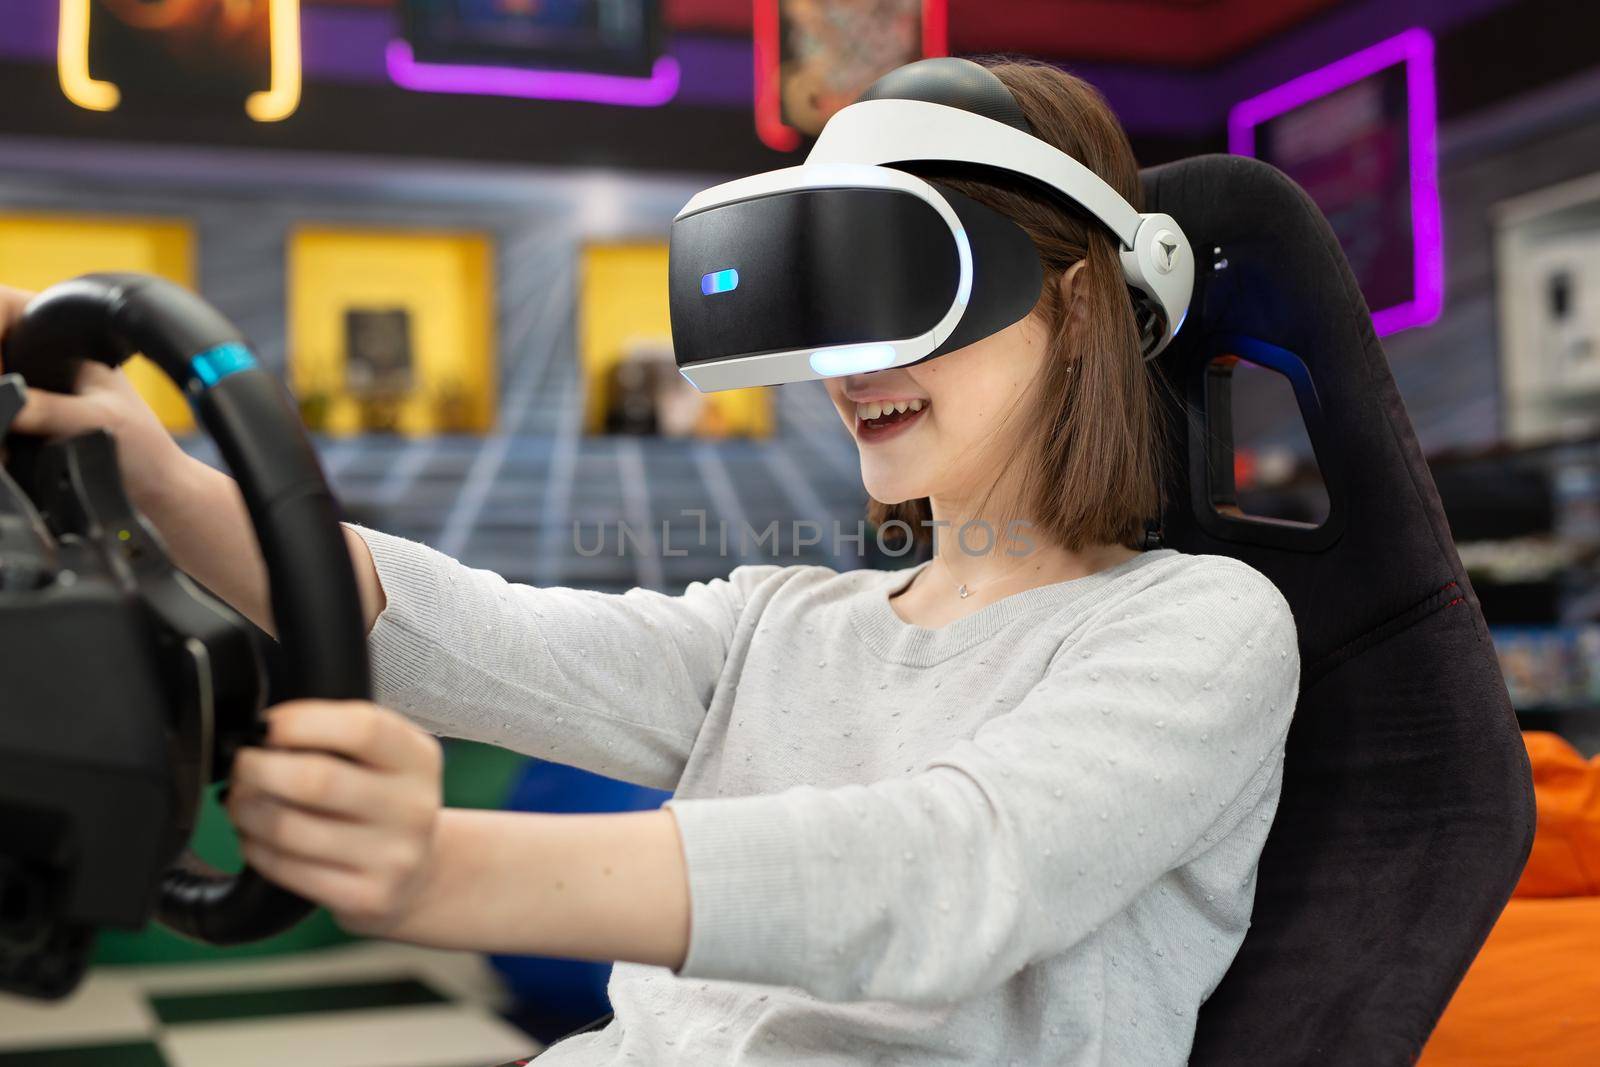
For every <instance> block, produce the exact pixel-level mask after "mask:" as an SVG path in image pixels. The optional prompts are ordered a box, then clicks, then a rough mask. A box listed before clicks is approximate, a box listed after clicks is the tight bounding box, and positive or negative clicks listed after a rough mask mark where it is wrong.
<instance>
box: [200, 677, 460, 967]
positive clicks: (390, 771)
mask: <svg viewBox="0 0 1600 1067" xmlns="http://www.w3.org/2000/svg"><path fill="white" fill-rule="evenodd" d="M267 716H268V723H269V731H268V735H267V744H268V745H270V746H271V747H270V748H246V749H243V750H241V751H240V753H239V755H238V758H237V759H236V761H235V763H234V769H233V784H232V786H231V788H230V790H229V794H228V802H227V806H228V813H229V815H231V816H232V818H233V822H234V825H235V826H237V827H238V829H239V834H240V837H241V841H242V844H243V846H244V858H245V860H246V862H248V863H249V864H250V865H251V866H252V867H254V868H255V869H256V870H257V871H259V872H261V874H263V875H265V876H266V877H267V878H268V879H269V880H270V881H272V882H275V883H277V884H278V885H280V886H282V887H283V888H285V889H288V890H291V891H293V892H295V893H299V894H300V895H301V896H303V897H306V898H307V899H310V900H313V901H315V902H316V903H318V904H321V905H323V906H324V907H326V908H327V909H328V910H329V911H331V912H332V913H333V916H334V918H335V919H337V920H338V922H339V924H340V925H341V926H343V927H344V928H345V929H346V930H349V931H350V932H352V933H357V934H363V935H368V936H378V937H381V936H384V935H385V934H386V933H388V932H391V931H393V930H394V929H395V928H396V927H397V926H399V925H400V924H401V923H402V922H403V921H404V919H405V918H406V915H407V913H408V910H409V908H410V907H411V905H412V904H413V903H414V902H415V901H416V899H417V898H418V896H419V895H420V893H421V891H422V889H423V887H424V886H425V885H426V884H427V882H428V879H429V877H430V876H431V875H432V874H433V871H434V831H435V827H436V824H437V822H438V816H439V808H440V795H441V777H442V771H443V759H442V757H441V753H440V749H439V743H438V742H437V741H436V740H435V739H434V738H433V737H432V736H431V735H429V734H427V733H424V732H423V731H421V730H419V729H417V728H416V727H415V726H413V725H411V724H410V723H409V722H407V721H406V720H405V719H403V718H401V717H400V716H399V715H398V714H396V713H395V712H392V711H389V710H388V709H386V708H380V707H378V706H377V705H376V704H370V703H367V702H365V701H328V700H298V701H293V702H290V703H287V704H280V705H278V706H277V707H275V708H273V709H271V710H270V711H269V712H268V713H267Z"/></svg>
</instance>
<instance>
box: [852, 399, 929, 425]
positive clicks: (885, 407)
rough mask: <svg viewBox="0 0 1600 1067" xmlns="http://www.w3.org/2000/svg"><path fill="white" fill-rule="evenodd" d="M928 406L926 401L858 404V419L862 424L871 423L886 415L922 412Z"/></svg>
mask: <svg viewBox="0 0 1600 1067" xmlns="http://www.w3.org/2000/svg"><path fill="white" fill-rule="evenodd" d="M927 404H928V402H927V401H926V400H890V401H887V402H885V401H873V402H871V403H867V404H857V405H856V418H858V419H860V420H861V421H862V422H871V421H872V420H873V419H881V418H882V417H883V416H885V415H895V414H899V413H900V412H902V411H921V410H922V409H923V408H925V407H927Z"/></svg>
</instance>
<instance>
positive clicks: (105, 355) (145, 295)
mask: <svg viewBox="0 0 1600 1067" xmlns="http://www.w3.org/2000/svg"><path fill="white" fill-rule="evenodd" d="M135 352H142V353H143V354H144V355H145V356H147V357H149V358H150V359H151V360H153V361H154V362H155V363H156V364H157V365H158V366H160V367H161V368H162V370H163V371H165V372H166V374H167V375H168V376H169V377H170V378H171V379H172V380H173V381H174V382H175V383H176V384H177V385H178V387H179V388H180V389H182V390H183V391H184V393H185V394H186V395H187V396H188V398H189V400H190V403H191V405H192V406H193V408H194V411H195V416H196V419H197V421H198V422H199V423H200V425H201V426H202V427H203V428H204V429H205V430H206V432H207V433H209V434H210V435H211V437H212V439H213V440H214V441H215V442H216V444H217V447H218V450H219V451H220V452H221V453H222V456H223V459H224V461H225V462H226V464H227V466H228V469H229V471H230V472H231V473H232V474H233V476H234V478H235V479H236V480H237V481H238V483H239V487H240V489H241V491H242V493H243V495H244V499H245V503H246V505H247V507H248V509H249V512H250V518H251V523H252V525H253V526H254V528H255V533H256V537H257V540H258V542H259V544H260V548H261V553H262V556H263V557H264V559H265V561H266V566H267V575H268V584H269V587H270V590H271V598H272V610H273V618H274V622H275V628H276V630H277V637H278V642H279V645H280V646H281V648H282V650H283V660H284V667H285V669H284V672H283V679H282V692H281V695H282V697H284V698H285V699H293V698H305V697H319V698H324V699H334V700H341V699H343V700H354V699H365V698H367V697H369V696H370V695H371V682H370V673H369V667H368V662H367V647H366V627H365V620H364V618H363V615H362V611H361V601H360V596H359V593H358V591H357V586H356V580H355V573H354V570H353V568H352V566H351V563H350V557H349V553H348V551H347V549H346V547H345V541H344V536H343V534H342V532H341V530H340V528H339V522H338V507H337V503H336V501H335V500H334V497H333V494H332V492H331V491H330V490H329V488H328V484H327V480H326V479H325V478H324V476H323V474H322V469H321V465H320V464H319V463H318V461H317V457H316V452H315V450H314V449H313V448H312V446H311V442H310V440H309V439H308V438H307V436H306V433H305V430H304V428H303V427H302V425H301V423H300V419H299V416H298V415H297V414H296V412H295V409H294V406H293V404H292V403H291V401H290V399H289V397H288V395H287V393H286V392H285V391H284V389H283V386H282V385H281V383H280V382H279V381H278V380H277V378H275V377H274V376H273V375H271V374H270V373H268V372H267V371H265V370H263V369H262V368H261V367H259V366H258V365H257V364H256V360H255V357H254V355H253V353H252V352H251V351H250V348H249V345H248V344H247V343H246V342H245V340H244V338H243V337H242V336H241V335H240V334H239V331H238V330H237V329H235V328H234V327H233V325H232V324H231V323H229V322H228V321H227V320H226V319H225V318H223V317H222V315H221V314H219V313H218V312H217V311H216V310H215V309H214V308H212V307H211V306H210V305H208V304H206V303H205V302H204V301H202V300H201V299H200V298H199V297H198V296H196V295H195V294H193V293H191V292H189V291H188V290H186V289H184V288H182V287H180V286H177V285H174V284H173V283H171V282H167V281H165V280H163V279H160V278H154V277H150V276H148V275H141V274H91V275H85V276H84V277H81V278H77V279H74V280H72V281H69V282H64V283H62V284H60V285H57V286H53V287H51V288H49V289H47V290H45V291H44V292H42V293H40V294H39V295H38V296H37V297H35V298H34V299H33V300H32V301H30V302H29V304H28V306H27V307H26V308H25V309H24V311H23V313H22V317H21V318H20V319H19V320H18V321H17V322H16V323H15V324H13V325H12V327H11V328H10V329H9V330H8V331H7V333H6V336H5V344H4V364H5V366H6V368H7V370H8V371H17V372H19V373H21V374H22V376H23V378H24V379H25V380H26V381H28V382H29V383H30V384H32V385H35V386H37V387H39V388H42V389H50V390H54V391H59V392H70V391H71V389H72V385H73V382H74V381H75V379H76V373H77V365H78V363H79V362H80V361H82V360H85V359H90V360H95V361H97V362H100V363H104V364H106V365H107V366H112V367H115V366H118V365H120V364H121V363H122V362H124V361H125V360H126V359H127V358H128V357H129V356H130V355H132V354H133V353H135ZM312 910H313V905H311V904H310V903H309V902H307V901H305V900H303V899H302V898H300V897H298V896H296V895H295V894H292V893H290V892H288V891H287V890H284V889H282V888H280V887H278V886H276V885H273V884H272V883H271V882H268V881H267V880H266V879H265V878H263V877H262V876H261V875H260V874H259V873H258V872H256V871H254V870H251V869H250V868H249V867H246V868H245V869H244V870H242V871H240V872H239V873H238V874H226V873H223V872H219V871H216V870H213V869H211V868H210V867H208V866H206V865H204V864H203V863H201V862H200V861H199V860H198V859H196V858H194V857H193V856H192V854H189V855H186V856H185V857H184V858H183V859H182V860H181V861H180V862H179V864H178V865H177V866H175V867H174V868H172V870H170V871H169V872H168V873H167V875H166V876H165V877H164V878H163V880H162V884H161V887H160V894H159V898H158V901H157V905H156V909H155V918H156V919H157V920H158V921H159V922H161V923H162V924H164V925H166V926H168V927H170V928H171V929H173V930H175V931H177V932H179V933H182V934H185V935H187V936H190V937H193V938H196V939H198V940H201V941H206V942H209V943H212V944H236V943H241V942H245V941H254V940H259V939H261V938H264V937H269V936H271V935H273V934H276V933H280V932H282V931H283V930H286V929H288V928H290V927H291V926H293V925H295V924H296V923H298V922H299V921H300V920H301V919H303V918H305V917H306V916H307V915H308V914H309V913H310V912H311V911H312Z"/></svg>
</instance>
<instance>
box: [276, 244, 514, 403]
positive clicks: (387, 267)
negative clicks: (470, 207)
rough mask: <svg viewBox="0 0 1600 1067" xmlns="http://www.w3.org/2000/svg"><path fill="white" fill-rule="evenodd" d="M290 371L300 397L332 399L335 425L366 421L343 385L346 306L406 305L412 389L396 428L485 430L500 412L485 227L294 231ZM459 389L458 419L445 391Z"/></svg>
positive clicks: (490, 266) (490, 260) (490, 261)
mask: <svg viewBox="0 0 1600 1067" xmlns="http://www.w3.org/2000/svg"><path fill="white" fill-rule="evenodd" d="M288 266H289V367H290V380H291V382H292V383H293V386H294V389H295V392H296V394H297V395H298V396H299V397H300V398H301V401H302V403H304V402H305V401H306V399H307V398H308V397H318V398H321V399H322V401H323V402H325V403H326V404H327V408H326V413H325V416H324V417H323V419H322V421H323V423H324V426H325V428H326V429H327V430H328V431H329V432H331V433H356V432H359V431H360V430H361V429H362V421H361V415H360V412H359V410H358V409H359V403H358V401H357V400H356V398H355V397H353V396H352V395H350V394H349V393H348V391H347V389H346V379H345V344H346V339H345V317H344V316H345V311H346V310H347V309H349V308H404V309H405V310H406V311H407V312H408V313H409V314H410V319H411V350H412V377H413V383H414V389H413V391H412V394H411V395H410V396H409V397H408V399H406V401H405V402H404V403H403V404H402V405H401V408H400V411H399V413H398V417H397V429H399V430H400V431H402V432H405V433H432V432H437V431H439V430H449V429H462V430H471V431H476V432H479V433H481V432H483V431H486V430H488V429H489V427H490V425H491V424H492V423H493V421H494V409H495V394H496V391H497V390H496V380H495V356H494V346H495V338H494V279H493V273H494V266H493V249H492V245H491V243H490V241H489V239H488V238H487V237H485V236H484V235H482V234H472V233H442V232H436V231H410V230H380V229H360V228H334V227H324V226H307V227H301V228H299V229H296V230H295V232H294V234H293V235H292V236H291V238H290V241H289V265H288ZM445 396H453V397H458V398H460V406H461V407H462V409H463V410H462V412H461V415H460V417H459V421H458V424H457V425H454V426H448V425H444V424H443V423H442V421H441V419H442V416H441V415H440V410H441V403H442V401H441V398H442V397H445Z"/></svg>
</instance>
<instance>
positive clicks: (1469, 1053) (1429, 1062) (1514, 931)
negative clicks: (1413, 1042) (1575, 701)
mask: <svg viewBox="0 0 1600 1067" xmlns="http://www.w3.org/2000/svg"><path fill="white" fill-rule="evenodd" d="M1523 741H1524V742H1525V743H1526V744H1527V746H1528V759H1529V760H1530V762H1531V763H1532V765H1533V786H1534V792H1535V794H1536V796H1537V801H1538V829H1537V831H1536V832H1535V835H1534V839H1533V851H1532V853H1531V854H1530V855H1529V857H1528V866H1527V867H1526V869H1524V871H1523V873H1522V880H1521V881H1520V882H1518V883H1517V888H1516V891H1515V893H1514V894H1513V895H1512V899H1511V902H1510V903H1509V904H1507V905H1506V910H1505V911H1504V912H1502V913H1501V915H1500V919H1499V921H1498V922H1497V923H1496V924H1495V927H1494V930H1493V931H1491V932H1490V934H1489V940H1488V941H1487V942H1486V943H1485V944H1484V946H1483V950H1482V951H1481V952H1480V953H1478V958H1477V959H1476V960H1474V961H1473V964H1472V967H1471V969H1470V970H1468V971H1467V976H1466V979H1465V980H1464V981H1463V982H1462V983H1461V988H1460V989H1458V990H1457V991H1456V995H1455V997H1454V998H1453V999H1452V1000H1451V1002H1450V1006H1449V1007H1448V1008H1447V1009H1446V1010H1445V1013H1444V1016H1443V1018H1441V1019H1440V1020H1439V1025H1438V1027H1437V1028H1436V1029H1435V1030H1434V1032H1433V1036H1432V1037H1431V1038H1429V1040H1428V1044H1427V1047H1426V1048H1424V1049H1423V1053H1422V1058H1421V1060H1420V1061H1419V1062H1420V1063H1421V1065H1422V1067H1512V1065H1515V1067H1522V1065H1538V1067H1568V1065H1571V1067H1579V1065H1582V1067H1592V1065H1595V1064H1600V757H1596V758H1595V759H1592V760H1585V759H1584V758H1583V757H1582V756H1580V755H1579V754H1578V752H1577V750H1575V749H1574V748H1573V747H1572V746H1571V745H1569V744H1567V742H1566V741H1564V740H1562V739H1561V738H1560V737H1559V736H1557V735H1556V734H1552V733H1546V732H1543V731H1534V730H1530V731H1526V732H1524V734H1523Z"/></svg>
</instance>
